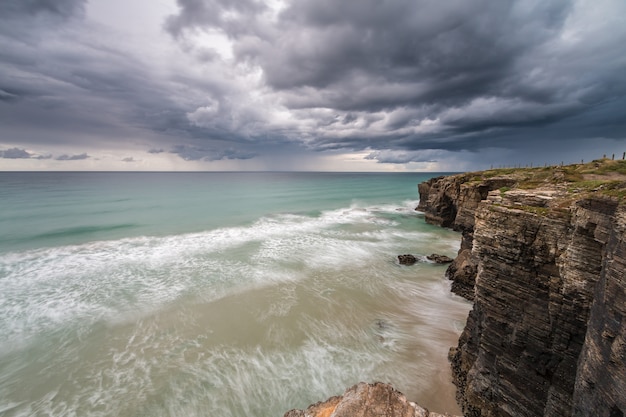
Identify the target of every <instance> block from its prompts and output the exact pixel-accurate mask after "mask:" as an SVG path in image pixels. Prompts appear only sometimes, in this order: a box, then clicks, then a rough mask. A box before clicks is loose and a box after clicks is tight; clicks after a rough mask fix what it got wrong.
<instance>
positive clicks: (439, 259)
mask: <svg viewBox="0 0 626 417" xmlns="http://www.w3.org/2000/svg"><path fill="white" fill-rule="evenodd" d="M426 258H427V259H428V260H429V261H433V262H435V263H438V264H449V263H451V262H452V261H454V259H452V258H450V257H449V256H446V255H438V254H436V253H433V254H432V255H428V256H427V257H426Z"/></svg>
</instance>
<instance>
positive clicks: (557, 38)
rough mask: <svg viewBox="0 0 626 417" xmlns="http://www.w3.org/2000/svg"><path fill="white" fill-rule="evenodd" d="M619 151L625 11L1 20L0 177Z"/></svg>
mask: <svg viewBox="0 0 626 417" xmlns="http://www.w3.org/2000/svg"><path fill="white" fill-rule="evenodd" d="M624 151H626V1H624V0H537V1H535V0H523V1H507V0H445V1H444V0H260V1H257V0H2V1H0V170H16V169H24V170H47V169H51V170H332V171H406V170H410V171H414V170H418V171H463V170H473V169H484V168H489V167H490V166H492V165H493V166H500V165H516V164H522V165H524V164H531V163H532V164H535V165H538V164H539V165H543V164H544V163H559V162H561V161H565V162H575V161H580V160H581V159H585V160H590V159H595V158H598V157H601V156H602V155H603V154H607V155H608V156H609V157H610V156H611V155H612V154H613V153H614V154H615V155H616V158H621V157H622V152H624Z"/></svg>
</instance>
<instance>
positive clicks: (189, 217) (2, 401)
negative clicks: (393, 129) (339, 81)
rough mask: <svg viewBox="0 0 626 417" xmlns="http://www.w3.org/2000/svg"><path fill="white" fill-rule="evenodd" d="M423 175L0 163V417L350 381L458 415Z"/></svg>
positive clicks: (158, 410)
mask: <svg viewBox="0 0 626 417" xmlns="http://www.w3.org/2000/svg"><path fill="white" fill-rule="evenodd" d="M434 175H435V174H419V173H139V172H135V173H128V172H126V173H102V172H46V173H34V172H33V173H28V172H19V173H17V172H16V173H10V172H0V416H2V417H14V416H80V417H82V416H215V415H218V416H238V417H243V416H257V417H264V416H268V417H269V416H282V415H283V413H285V412H286V411H288V410H289V409H292V408H305V407H307V406H308V405H309V404H311V403H314V402H317V401H320V400H325V399H327V398H328V397H330V396H333V395H339V394H341V393H342V392H343V391H344V390H345V389H346V388H348V387H350V386H352V385H354V384H356V383H358V382H360V381H367V382H373V381H383V382H389V383H392V384H393V385H394V387H395V388H396V389H398V390H400V391H402V392H403V393H404V394H406V395H407V397H408V398H409V399H410V400H412V401H417V402H418V403H420V404H421V405H422V406H425V407H428V408H430V409H432V410H433V411H438V412H450V413H459V410H458V408H457V406H456V404H455V401H454V387H453V385H452V383H451V382H450V378H451V377H450V370H449V364H448V362H447V353H448V349H449V347H450V346H453V345H456V340H457V338H458V336H459V334H460V332H461V330H462V328H463V325H464V323H465V318H466V316H467V313H468V311H469V309H470V304H469V303H468V302H466V301H464V300H462V299H461V298H459V297H457V296H455V295H453V294H451V293H450V291H449V289H450V287H449V282H448V281H447V280H446V279H445V277H444V272H445V268H446V267H445V266H443V265H437V264H433V263H430V262H427V261H426V260H425V255H428V254H430V253H440V254H444V255H448V256H451V257H454V256H455V255H456V251H457V250H458V247H459V243H460V236H459V234H458V233H456V232H453V231H450V230H446V229H442V228H438V227H435V226H432V225H428V224H426V223H425V222H424V218H423V215H422V214H420V213H418V212H416V211H415V210H414V208H415V207H416V206H417V203H418V199H419V194H418V192H417V184H418V183H419V182H421V181H424V180H426V179H428V178H430V177H432V176H434ZM404 253H411V254H414V255H416V256H418V257H419V258H420V259H421V262H419V263H417V264H416V265H413V266H401V265H399V264H398V263H397V261H396V257H397V255H399V254H404Z"/></svg>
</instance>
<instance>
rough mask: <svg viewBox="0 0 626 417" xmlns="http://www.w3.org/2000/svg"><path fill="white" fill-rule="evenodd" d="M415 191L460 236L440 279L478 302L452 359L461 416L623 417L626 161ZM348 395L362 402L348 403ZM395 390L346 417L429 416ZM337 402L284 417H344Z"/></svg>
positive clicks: (452, 180) (513, 173) (486, 176)
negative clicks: (396, 395) (459, 241)
mask: <svg viewBox="0 0 626 417" xmlns="http://www.w3.org/2000/svg"><path fill="white" fill-rule="evenodd" d="M419 191H420V197H421V198H420V202H419V206H418V208H417V209H419V210H421V211H423V212H424V213H425V220H426V221H427V222H428V223H431V224H435V225H438V226H441V227H446V228H452V229H454V230H457V231H459V232H462V242H461V248H460V249H459V252H458V256H457V257H456V259H455V260H454V262H453V263H452V265H451V266H450V267H449V268H448V270H447V273H446V275H447V277H448V278H449V279H450V280H452V281H453V283H452V291H453V292H455V293H457V294H459V295H461V296H463V297H464V298H466V299H468V300H470V301H473V309H472V311H471V312H470V314H469V316H468V319H467V323H466V326H465V329H464V331H463V333H462V334H461V337H460V338H459V341H458V346H457V347H456V348H451V350H450V360H451V367H452V370H453V374H454V383H455V385H456V386H457V388H458V391H457V400H458V402H459V404H460V405H461V407H462V409H463V412H464V415H465V417H481V416H495V415H498V416H510V417H518V416H519V417H530V416H533V417H534V416H537V417H540V416H545V417H548V416H553V415H564V416H569V415H571V416H578V417H583V416H588V415H598V416H603V417H616V416H619V417H622V416H624V415H625V414H626V397H624V396H623V393H624V392H626V322H625V321H624V320H625V319H624V318H625V317H626V281H625V280H624V275H623V274H624V271H625V270H626V202H625V197H626V162H624V161H609V160H606V159H604V160H598V161H593V162H592V163H589V164H576V165H571V166H561V167H545V168H535V169H513V170H490V171H483V172H474V173H465V174H457V175H453V176H444V177H437V178H433V179H431V180H429V181H426V182H424V183H421V184H419ZM369 386H372V385H371V384H370V385H369ZM355 390H356V391H357V392H368V391H367V390H366V389H363V388H361V389H360V391H359V389H358V387H357V386H355V387H353V388H351V389H349V390H347V391H346V394H344V396H345V395H348V394H349V395H348V397H350V398H351V399H352V401H353V400H354V398H353V397H354V395H353V394H352V393H353V391H355ZM393 391H394V390H393V388H391V387H389V388H387V394H386V396H385V399H384V400H382V399H380V398H379V399H378V400H376V399H372V398H369V397H368V396H367V395H366V394H362V395H361V397H359V398H357V403H359V404H361V406H360V408H358V407H357V408H358V412H356V413H355V412H353V413H352V414H346V415H350V416H369V415H381V416H382V415H384V416H387V417H391V416H400V415H403V416H404V415H411V416H418V415H419V416H422V415H429V414H428V410H424V409H422V408H421V407H419V406H411V407H412V408H411V407H409V408H410V409H409V410H408V411H407V406H406V404H407V400H406V398H405V397H403V396H401V397H399V398H396V397H394V395H392V394H391V392H393ZM337 398H341V401H343V399H342V398H343V397H333V398H331V399H330V400H328V401H329V402H330V404H331V405H332V407H331V408H332V409H331V408H328V407H326V406H324V407H320V404H322V405H324V404H325V405H328V404H329V402H326V403H317V404H314V405H313V406H311V407H309V409H307V412H304V411H301V410H300V411H292V412H288V413H287V414H285V416H286V417H293V416H300V415H307V416H309V415H310V416H315V417H322V416H330V415H332V416H341V415H343V414H341V413H339V412H337V413H336V414H333V413H334V412H335V408H333V407H336V406H337V404H341V403H340V402H339V401H340V400H338V399H337ZM390 398H394V400H393V401H394V405H389V399H390ZM376 401H378V402H376ZM363 404H368V405H367V406H364V405H363ZM413 405H414V404H413ZM381 406H382V407H383V408H384V407H387V408H386V410H387V411H385V412H383V413H380V414H373V413H374V412H375V411H372V410H378V409H379V408H380V407H381ZM398 410H401V411H398ZM290 413H291V414H290ZM403 413H404V414H403ZM430 415H431V416H434V415H435V414H434V413H431V414H430Z"/></svg>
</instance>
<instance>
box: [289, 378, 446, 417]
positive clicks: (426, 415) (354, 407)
mask: <svg viewBox="0 0 626 417" xmlns="http://www.w3.org/2000/svg"><path fill="white" fill-rule="evenodd" d="M446 415H447V414H446ZM284 417H444V415H442V414H437V413H431V412H429V411H428V410H427V409H425V408H422V407H420V406H419V405H417V404H415V403H413V402H411V401H408V400H407V399H406V397H405V396H404V394H402V393H401V392H399V391H396V390H395V389H394V388H393V387H392V386H391V385H389V384H383V383H380V382H376V383H373V384H367V383H365V382H361V383H359V384H357V385H355V386H353V387H352V388H349V389H347V390H346V392H344V394H343V395H342V396H338V397H332V398H330V399H328V400H326V401H324V402H319V403H316V404H313V405H311V406H309V407H308V408H307V409H306V410H291V411H288V412H287V413H285V415H284Z"/></svg>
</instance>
